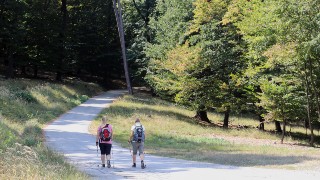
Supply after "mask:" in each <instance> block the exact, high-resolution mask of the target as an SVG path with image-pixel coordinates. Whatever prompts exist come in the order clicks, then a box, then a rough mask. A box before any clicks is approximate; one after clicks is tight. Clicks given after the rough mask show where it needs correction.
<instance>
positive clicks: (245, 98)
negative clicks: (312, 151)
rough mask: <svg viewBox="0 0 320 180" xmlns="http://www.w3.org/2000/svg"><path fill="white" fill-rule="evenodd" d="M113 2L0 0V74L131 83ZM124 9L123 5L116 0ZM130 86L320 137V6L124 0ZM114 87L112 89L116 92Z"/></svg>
mask: <svg viewBox="0 0 320 180" xmlns="http://www.w3.org/2000/svg"><path fill="white" fill-rule="evenodd" d="M114 1H115V0H0V74H1V75H2V76H3V77H5V78H7V79H13V78H35V79H50V80H54V81H64V80H65V79H70V78H72V79H81V80H85V81H89V82H98V83H100V84H102V85H104V86H108V87H111V86H112V85H111V84H112V83H114V82H115V81H122V82H124V83H125V81H124V79H125V75H124V74H125V72H124V68H123V61H122V58H123V55H122V54H121V48H120V41H119V31H118V26H117V21H116V18H115V13H114V7H113V2H114ZM119 2H120V1H119ZM121 6H122V7H121V8H122V18H123V28H124V35H125V41H126V44H125V45H126V56H127V62H128V66H129V74H130V81H131V82H132V84H133V85H134V86H146V87H148V88H150V89H151V91H152V93H153V94H154V95H156V96H159V97H161V98H162V99H165V100H168V101H171V102H174V103H176V104H179V105H181V106H183V107H185V108H187V109H190V110H193V111H194V112H195V118H197V119H198V120H199V121H201V122H206V123H209V124H210V123H211V121H210V119H209V118H208V116H207V112H209V111H210V112H211V111H215V112H219V113H223V114H224V119H223V125H222V127H223V128H225V129H227V128H230V127H229V117H230V115H231V114H240V113H248V114H252V115H254V116H256V117H257V120H259V121H260V123H259V126H258V127H257V128H258V129H259V130H261V131H263V130H264V123H266V122H272V123H274V124H275V131H276V132H277V133H281V134H282V142H283V139H284V136H285V135H286V132H287V127H288V125H290V126H291V125H292V126H302V127H304V128H306V129H308V130H309V132H310V133H309V134H308V142H309V144H310V145H311V146H313V145H314V143H315V132H314V131H315V130H317V129H319V128H320V97H319V96H320V78H319V77H320V33H319V32H320V13H319V12H320V0H304V1H301V0H170V1H168V0H122V1H121ZM113 86H115V85H113Z"/></svg>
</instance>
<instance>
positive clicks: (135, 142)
mask: <svg viewBox="0 0 320 180" xmlns="http://www.w3.org/2000/svg"><path fill="white" fill-rule="evenodd" d="M145 131H146V129H145V127H144V126H143V125H142V124H141V122H140V119H136V120H135V124H134V125H133V126H132V127H131V135H130V138H129V141H128V142H129V143H130V142H131V145H132V149H133V155H132V162H133V165H132V167H136V159H137V152H138V150H139V156H140V160H141V168H142V169H144V168H145V167H146V165H145V163H144V152H143V151H144V140H145Z"/></svg>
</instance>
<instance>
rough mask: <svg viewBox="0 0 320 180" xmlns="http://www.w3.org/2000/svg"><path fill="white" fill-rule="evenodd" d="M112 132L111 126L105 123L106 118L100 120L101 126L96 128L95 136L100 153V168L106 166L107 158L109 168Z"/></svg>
mask: <svg viewBox="0 0 320 180" xmlns="http://www.w3.org/2000/svg"><path fill="white" fill-rule="evenodd" d="M112 138H113V130H112V125H111V124H108V123H107V118H106V117H105V116H103V117H102V119H101V125H100V126H99V127H98V130H97V136H96V146H98V145H99V147H100V151H101V162H102V167H105V166H106V157H107V167H108V168H110V167H111V163H110V159H111V155H110V152H111V147H112Z"/></svg>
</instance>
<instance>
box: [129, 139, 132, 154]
mask: <svg viewBox="0 0 320 180" xmlns="http://www.w3.org/2000/svg"><path fill="white" fill-rule="evenodd" d="M128 144H129V150H130V155H131V157H132V152H131V144H130V141H128Z"/></svg>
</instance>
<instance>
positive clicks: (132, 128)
mask: <svg viewBox="0 0 320 180" xmlns="http://www.w3.org/2000/svg"><path fill="white" fill-rule="evenodd" d="M136 126H142V130H143V132H145V131H146V128H145V127H144V126H143V125H142V124H141V123H139V122H137V123H135V124H134V125H133V126H132V127H131V131H134V129H135V128H136Z"/></svg>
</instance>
